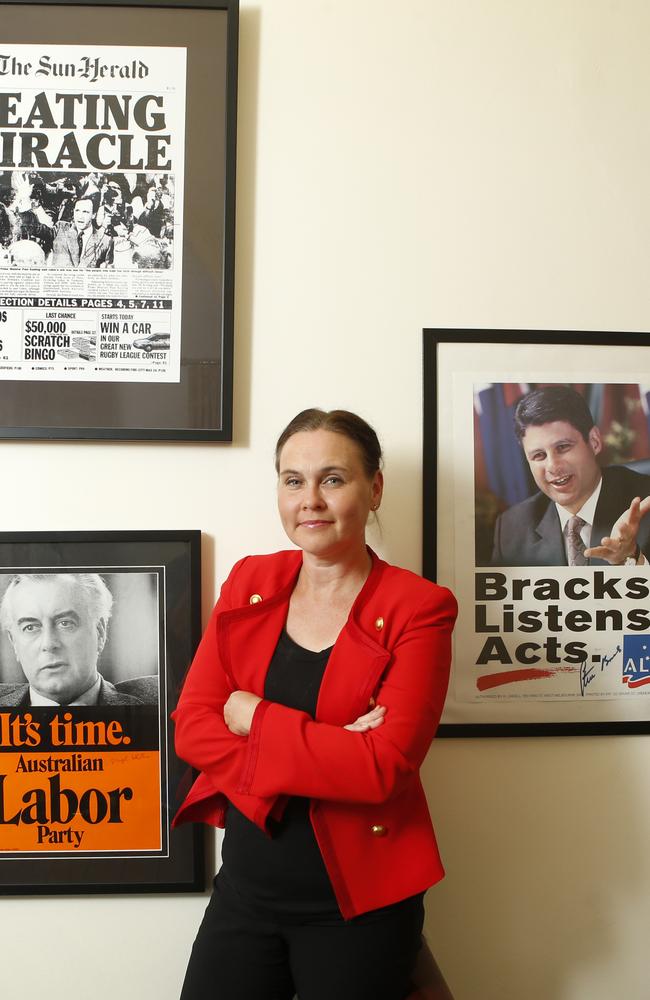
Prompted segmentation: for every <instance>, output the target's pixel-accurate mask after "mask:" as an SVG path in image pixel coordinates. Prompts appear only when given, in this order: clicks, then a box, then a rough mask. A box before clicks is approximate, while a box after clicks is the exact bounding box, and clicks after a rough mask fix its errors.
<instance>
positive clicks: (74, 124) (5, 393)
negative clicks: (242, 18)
mask: <svg viewBox="0 0 650 1000" xmlns="http://www.w3.org/2000/svg"><path fill="white" fill-rule="evenodd" d="M238 16H239V7H238V3H237V0H221V2H220V0H193V2H192V3H191V4H185V3H183V2H181V0H178V2H176V0H129V2H128V3H121V2H114V0H99V2H92V3H90V2H85V3H84V2H81V0H66V2H59V0H40V2H38V3H34V2H31V0H14V2H8V3H2V2H0V23H1V24H2V48H1V51H0V438H2V437H6V438H103V439H112V438H138V439H185V440H215V441H216V440H222V441H229V440H231V438H232V341H233V301H234V220H235V126H236V107H237V38H238Z"/></svg>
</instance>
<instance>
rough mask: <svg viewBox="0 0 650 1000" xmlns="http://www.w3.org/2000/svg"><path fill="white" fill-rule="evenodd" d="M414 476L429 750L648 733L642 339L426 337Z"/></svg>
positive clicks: (649, 529) (648, 532)
mask: <svg viewBox="0 0 650 1000" xmlns="http://www.w3.org/2000/svg"><path fill="white" fill-rule="evenodd" d="M644 380H645V381H644ZM424 469H425V492H424V565H425V574H426V575H427V576H429V577H430V578H431V579H436V580H437V581H438V582H439V583H443V584H446V585H447V586H449V587H451V589H452V590H453V591H454V593H455V594H456V596H457V598H458V601H459V608H460V612H459V619H458V624H457V627H456V631H455V635H454V654H453V664H452V675H451V683H450V690H449V696H448V699H447V703H446V707H445V712H444V715H443V719H442V723H443V724H442V726H441V729H440V735H443V736H454V735H457V736H458V735H491V736H495V735H552V734H590V733H635V732H646V731H648V730H650V337H649V336H648V335H645V334H620V333H577V332H574V331H552V332H550V331H503V330H425V331H424Z"/></svg>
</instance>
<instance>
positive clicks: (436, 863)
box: [173, 551, 456, 919]
mask: <svg viewBox="0 0 650 1000" xmlns="http://www.w3.org/2000/svg"><path fill="white" fill-rule="evenodd" d="M372 559H373V562H372V569H371V572H370V575H369V576H368V579H367V580H366V583H365V584H364V586H363V588H362V590H361V592H360V593H359V595H358V597H357V599H356V601H355V603H354V605H353V607H352V610H351V612H350V616H349V618H348V621H347V623H346V625H345V627H344V628H343V629H342V631H341V633H340V635H339V637H338V639H337V641H336V644H335V645H334V648H333V649H332V652H331V654H330V658H329V661H328V664H327V668H326V670H325V674H324V677H323V681H322V684H321V689H320V694H319V697H318V705H317V709H316V717H315V719H312V718H311V717H310V716H309V715H308V714H307V713H305V712H300V711H298V710H296V709H293V708H287V707H285V706H284V705H279V704H276V703H274V702H269V701H266V700H264V701H262V702H260V704H259V705H258V706H257V708H256V710H255V714H254V716H253V724H252V727H251V731H250V735H249V736H235V735H233V733H231V732H230V730H229V729H228V727H227V726H226V724H225V722H224V719H223V706H224V703H225V701H226V700H227V698H228V696H229V695H230V693H231V692H232V691H233V690H243V691H252V692H254V693H255V694H257V695H259V696H260V697H263V695H264V679H265V676H266V672H267V669H268V666H269V663H270V661H271V657H272V655H273V652H274V650H275V646H276V644H277V641H278V639H279V637H280V633H281V631H282V628H283V627H284V624H285V622H286V618H287V610H288V606H289V598H290V596H291V592H292V590H293V588H294V586H295V583H296V579H297V576H298V573H299V571H300V567H301V563H302V553H301V552H300V551H292V552H277V553H275V554H273V555H268V556H249V557H247V558H245V559H242V560H241V562H238V563H237V564H236V565H235V567H234V568H233V570H232V572H231V574H230V576H229V577H228V579H227V580H226V582H225V583H224V585H223V588H222V590H221V595H220V597H219V601H218V603H217V606H216V607H215V609H214V611H213V613H212V617H211V619H210V622H209V624H208V628H207V630H206V632H205V635H204V636H203V639H202V640H201V644H200V646H199V649H198V651H197V654H196V657H195V659H194V662H193V664H192V667H191V669H190V671H189V674H188V676H187V679H186V681H185V685H184V688H183V691H182V693H181V697H180V700H179V703H178V708H177V709H176V711H175V712H174V713H173V717H174V719H175V721H176V750H177V753H178V754H179V756H180V757H182V758H183V759H184V760H186V761H188V762H189V763H190V764H192V766H193V767H195V768H197V769H198V770H199V771H201V772H202V773H201V774H200V776H199V777H198V779H197V780H196V782H195V783H194V785H193V787H192V789H191V791H190V793H189V795H188V796H187V798H186V799H185V802H184V803H183V805H182V806H181V808H180V809H179V811H178V813H177V815H176V817H175V819H174V824H175V825H176V824H178V823H183V822H186V821H194V822H207V823H212V824H214V825H215V826H223V825H224V817H225V812H226V809H227V806H228V802H229V801H230V802H232V803H233V804H234V805H235V806H237V808H238V809H240V810H241V812H243V813H244V814H245V815H246V816H247V817H248V818H249V819H250V820H252V821H253V822H254V823H257V825H258V826H260V827H261V828H262V829H264V827H265V824H266V820H267V819H268V817H269V816H272V817H274V818H279V817H280V816H281V815H282V811H283V809H284V806H285V803H286V800H287V796H290V795H302V796H306V797H309V798H311V799H312V803H311V810H310V815H311V821H312V826H313V828H314V833H315V835H316V839H317V841H318V845H319V847H320V850H321V853H322V855H323V860H324V862H325V866H326V868H327V871H328V873H329V876H330V879H331V882H332V886H333V888H334V892H335V894H336V898H337V900H338V903H339V907H340V909H341V913H342V914H343V916H344V917H345V918H346V919H349V918H350V917H354V916H356V915H357V914H359V913H364V912H365V911H367V910H372V909H375V908H377V907H380V906H387V905H388V904H389V903H394V902H397V901H398V900H400V899H404V898H406V897H407V896H410V895H413V894H414V893H417V892H421V891H423V890H424V889H427V888H428V887H429V886H430V885H433V883H434V882H437V881H438V880H439V879H441V878H442V876H443V874H444V870H443V868H442V864H441V862H440V856H439V854H438V849H437V846H436V841H435V836H434V833H433V827H432V825H431V819H430V817H429V811H428V808H427V803H426V799H425V796H424V792H423V790H422V785H421V783H420V779H419V774H418V769H419V767H420V765H421V763H422V761H423V759H424V757H425V755H426V753H427V750H428V749H429V745H430V743H431V740H432V738H433V736H434V733H435V731H436V727H437V725H438V720H439V718H440V713H441V712H442V706H443V702H444V700H445V694H446V691H447V683H448V679H449V664H450V656H451V641H450V640H451V631H452V628H453V625H454V620H455V617H456V602H455V600H454V597H453V595H452V594H451V593H450V592H449V591H448V590H445V589H444V588H442V587H438V586H436V585H435V584H433V583H430V582H428V581H427V580H423V579H422V578H421V577H419V576H416V575H415V574H414V573H410V572H409V571H408V570H404V569H398V568H397V567H396V566H389V565H388V564H387V563H385V562H383V561H382V560H381V559H378V558H377V556H375V555H374V553H372ZM371 697H372V698H375V699H376V701H377V702H378V703H379V704H380V705H385V706H386V708H387V713H386V718H385V721H384V723H383V725H381V726H379V728H378V729H374V730H371V731H370V732H367V733H352V732H349V731H347V730H345V729H343V726H344V725H345V724H347V723H349V722H353V721H354V720H355V719H356V718H357V716H359V715H361V714H363V713H364V712H365V711H367V709H368V704H369V701H370V698H371Z"/></svg>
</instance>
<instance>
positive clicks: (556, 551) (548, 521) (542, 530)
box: [530, 503, 567, 566]
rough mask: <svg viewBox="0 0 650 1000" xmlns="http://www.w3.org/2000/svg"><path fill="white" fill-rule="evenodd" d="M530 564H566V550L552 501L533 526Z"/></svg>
mask: <svg viewBox="0 0 650 1000" xmlns="http://www.w3.org/2000/svg"><path fill="white" fill-rule="evenodd" d="M535 533H536V536H537V537H536V538H535V539H534V540H533V542H532V551H533V557H532V558H531V560H530V565H531V566H566V565H567V559H566V550H565V548H564V542H563V540H562V532H561V531H560V519H559V517H558V513H557V510H556V509H555V504H554V503H549V505H548V507H547V508H546V510H545V512H544V516H543V517H542V518H541V520H540V521H539V522H538V524H537V525H536V526H535Z"/></svg>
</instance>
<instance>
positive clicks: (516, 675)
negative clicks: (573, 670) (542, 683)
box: [476, 667, 553, 691]
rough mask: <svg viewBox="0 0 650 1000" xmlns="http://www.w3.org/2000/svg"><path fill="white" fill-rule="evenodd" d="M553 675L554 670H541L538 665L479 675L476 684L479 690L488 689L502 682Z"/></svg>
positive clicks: (507, 682) (533, 679)
mask: <svg viewBox="0 0 650 1000" xmlns="http://www.w3.org/2000/svg"><path fill="white" fill-rule="evenodd" d="M552 676H553V671H552V670H539V669H537V668H536V667H528V668H526V669H525V670H504V671H503V673H500V674H488V675H487V677H479V679H478V680H477V682H476V686H477V688H478V689H479V691H487V690H488V689H489V688H495V687H499V686H500V685H501V684H513V683H514V682H515V681H536V680H539V679H540V677H552Z"/></svg>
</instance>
